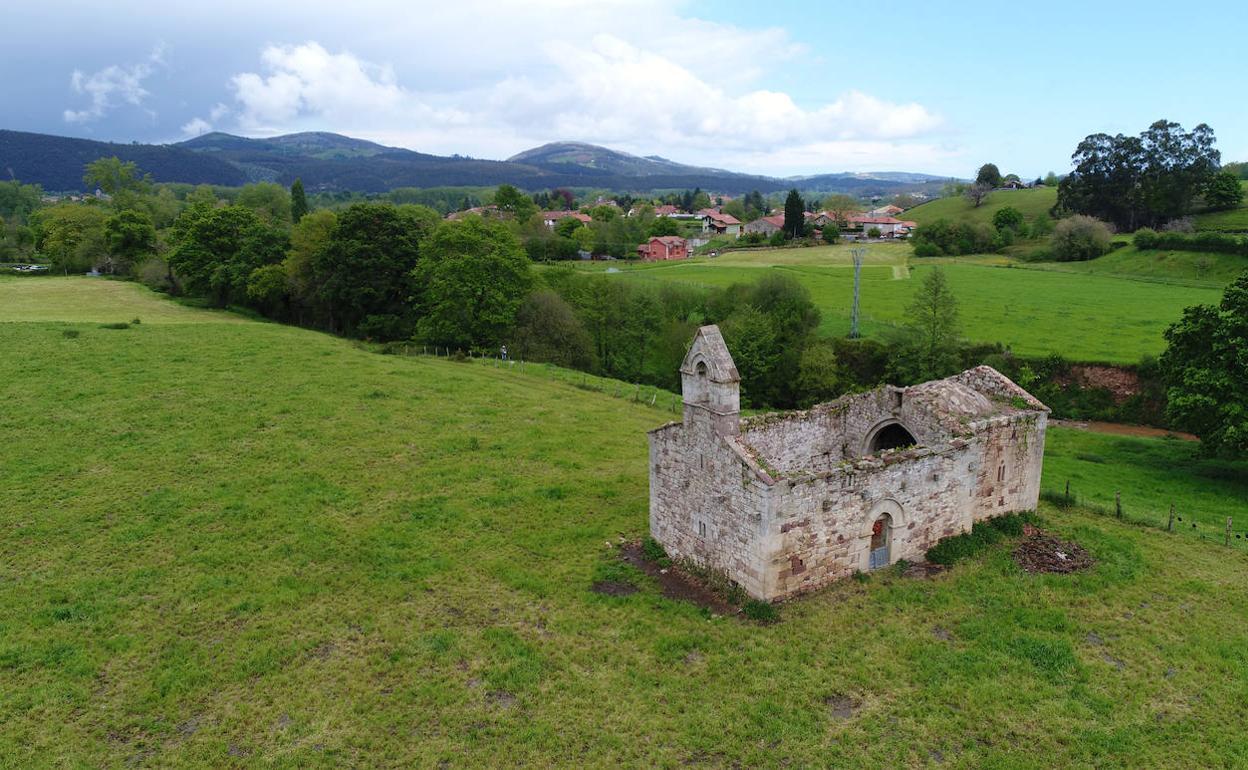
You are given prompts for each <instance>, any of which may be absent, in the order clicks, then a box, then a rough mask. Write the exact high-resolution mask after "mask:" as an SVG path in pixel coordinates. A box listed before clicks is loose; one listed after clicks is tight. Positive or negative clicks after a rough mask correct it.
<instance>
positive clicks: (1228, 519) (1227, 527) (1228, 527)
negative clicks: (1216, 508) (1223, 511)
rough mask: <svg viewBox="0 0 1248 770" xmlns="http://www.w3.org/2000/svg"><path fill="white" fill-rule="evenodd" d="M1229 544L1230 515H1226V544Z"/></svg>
mask: <svg viewBox="0 0 1248 770" xmlns="http://www.w3.org/2000/svg"><path fill="white" fill-rule="evenodd" d="M1230 544H1231V517H1230V516H1227V517H1226V545H1228V546H1229V545H1230Z"/></svg>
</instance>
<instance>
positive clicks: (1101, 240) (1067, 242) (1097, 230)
mask: <svg viewBox="0 0 1248 770" xmlns="http://www.w3.org/2000/svg"><path fill="white" fill-rule="evenodd" d="M1111 238H1112V235H1111V233H1110V232H1109V227H1107V226H1106V225H1105V223H1104V222H1102V221H1100V220H1099V219H1095V218H1093V217H1087V216H1084V215H1082V214H1076V215H1074V216H1072V217H1066V218H1065V219H1063V220H1061V221H1060V222H1058V223H1057V226H1056V227H1055V228H1053V236H1052V239H1051V241H1050V243H1051V247H1052V249H1053V257H1054V258H1055V259H1056V260H1058V261H1059V262H1075V261H1082V260H1088V259H1096V258H1097V257H1099V256H1101V255H1102V254H1104V253H1106V252H1107V251H1109V245H1110V240H1111Z"/></svg>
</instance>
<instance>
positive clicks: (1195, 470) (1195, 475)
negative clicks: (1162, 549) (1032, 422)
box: [1043, 427, 1248, 541]
mask: <svg viewBox="0 0 1248 770" xmlns="http://www.w3.org/2000/svg"><path fill="white" fill-rule="evenodd" d="M1198 446H1199V445H1198V444H1196V443H1195V442H1191V441H1183V440H1180V439H1177V438H1174V439H1156V438H1136V437H1133V436H1117V435H1107V434H1103V433H1092V432H1088V431H1082V430H1074V429H1070V428H1061V427H1054V428H1050V430H1049V432H1048V439H1047V441H1046V442H1045V450H1044V479H1043V488H1044V489H1046V490H1048V491H1050V492H1064V491H1065V488H1066V482H1067V481H1069V482H1070V489H1071V494H1072V495H1074V496H1076V497H1078V498H1079V499H1080V500H1081V501H1084V502H1087V503H1090V504H1093V505H1098V506H1101V507H1105V508H1109V509H1113V507H1114V493H1115V492H1121V493H1122V505H1123V511H1124V513H1126V514H1127V515H1130V516H1132V517H1134V518H1138V519H1141V520H1148V521H1151V522H1153V523H1156V524H1164V523H1165V522H1166V520H1167V518H1168V517H1169V512H1170V506H1171V504H1173V505H1174V506H1175V511H1176V513H1177V515H1179V516H1182V517H1183V520H1184V528H1185V529H1188V530H1190V529H1191V526H1190V525H1191V524H1192V523H1193V522H1195V523H1197V524H1198V527H1197V531H1198V532H1201V533H1204V534H1208V535H1214V534H1216V535H1217V536H1218V537H1219V538H1220V537H1221V535H1222V532H1223V530H1224V529H1225V528H1226V519H1227V517H1228V516H1230V517H1232V518H1233V519H1234V520H1235V521H1236V522H1238V523H1237V524H1236V525H1235V531H1236V532H1238V533H1241V534H1244V533H1248V462H1229V461H1225V460H1212V459H1204V458H1201V457H1200V456H1199V455H1198V454H1197V450H1198ZM1189 534H1190V533H1189ZM1241 541H1242V538H1241Z"/></svg>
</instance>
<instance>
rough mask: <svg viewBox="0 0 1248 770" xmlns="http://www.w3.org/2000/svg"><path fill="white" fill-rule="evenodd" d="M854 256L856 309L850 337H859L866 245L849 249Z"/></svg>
mask: <svg viewBox="0 0 1248 770" xmlns="http://www.w3.org/2000/svg"><path fill="white" fill-rule="evenodd" d="M849 253H850V254H852V255H853V257H854V310H853V315H851V316H850V318H849V337H850V339H858V294H859V291H860V289H861V286H862V259H863V257H865V256H866V255H867V249H866V247H865V246H855V247H853V248H852V249H850V250H849Z"/></svg>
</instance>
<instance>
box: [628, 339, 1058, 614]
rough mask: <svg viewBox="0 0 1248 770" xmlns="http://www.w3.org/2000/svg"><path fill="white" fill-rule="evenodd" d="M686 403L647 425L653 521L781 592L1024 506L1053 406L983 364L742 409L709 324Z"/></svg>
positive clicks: (682, 542)
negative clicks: (804, 406) (797, 408)
mask: <svg viewBox="0 0 1248 770" xmlns="http://www.w3.org/2000/svg"><path fill="white" fill-rule="evenodd" d="M680 376H681V391H682V394H683V399H684V416H683V420H682V421H681V422H673V423H669V424H667V425H664V426H663V427H661V428H656V429H655V430H652V431H650V434H649V438H650V534H651V536H652V537H653V538H654V539H655V540H656V541H658V542H659V544H661V545H662V546H663V548H664V549H666V551H667V553H668V555H669V556H671V557H672V558H673V559H677V560H687V561H689V562H692V563H693V564H696V565H698V566H700V567H702V568H705V569H709V570H712V571H714V572H718V573H721V574H724V575H726V576H727V577H728V578H729V579H731V580H732V581H734V582H736V583H737V584H739V585H740V586H741V587H742V588H743V589H744V590H745V591H746V592H747V593H748V594H749V595H750V596H753V597H755V598H758V599H763V600H774V599H782V598H785V597H789V596H793V595H795V594H798V593H801V592H804V591H809V590H813V589H816V588H819V587H821V586H824V585H827V584H828V583H830V582H832V581H834V580H837V579H839V578H843V577H847V576H849V575H852V574H854V573H855V572H867V571H870V570H874V569H881V568H883V567H887V566H888V565H890V564H893V563H895V562H897V561H899V560H901V559H905V560H907V561H922V560H923V559H924V558H925V554H926V552H927V550H928V549H929V548H931V547H932V546H934V545H935V544H936V543H937V542H938V541H939V540H941V539H943V538H946V537H950V536H952V535H957V534H960V533H963V532H967V531H969V530H970V529H971V525H972V524H974V523H975V522H978V521H982V520H984V519H987V518H991V517H994V516H1000V515H1002V514H1006V513H1014V512H1019V511H1027V510H1033V509H1034V508H1035V507H1036V502H1037V500H1038V498H1039V493H1040V472H1041V467H1042V463H1043V458H1044V437H1045V428H1046V426H1047V422H1048V412H1049V410H1048V408H1047V407H1046V406H1045V405H1044V404H1042V403H1040V402H1039V401H1037V400H1036V399H1035V398H1034V397H1033V396H1031V395H1030V394H1029V393H1027V392H1026V391H1024V390H1023V389H1022V388H1020V387H1019V386H1017V385H1015V384H1014V383H1013V382H1011V381H1010V380H1009V379H1008V378H1007V377H1005V376H1004V375H1002V374H1000V373H999V372H997V371H996V370H995V369H992V368H991V367H988V366H979V367H976V368H974V369H969V370H967V371H965V372H962V373H961V374H957V375H954V376H952V377H947V378H945V379H943V380H935V381H932V382H925V383H922V384H920V385H914V386H911V387H907V388H898V387H893V386H884V387H881V388H877V389H875V390H873V391H869V392H866V393H857V394H854V395H849V396H845V397H843V398H840V399H837V400H835V401H831V402H828V403H826V404H820V405H818V406H815V407H812V408H811V409H808V410H806V411H801V412H790V413H782V414H761V415H756V416H752V417H747V418H744V419H743V418H742V417H741V414H740V394H739V386H740V376H739V375H738V373H737V369H736V365H735V364H734V362H733V360H732V356H731V355H730V353H729V352H728V347H727V345H726V344H725V343H724V339H723V336H722V335H721V334H720V331H719V329H718V327H715V326H704V327H702V328H701V329H699V330H698V332H697V334H696V335H695V337H694V340H693V345H692V346H691V347H690V349H689V352H688V354H687V355H686V356H685V359H684V362H683V363H682V364H681V367H680Z"/></svg>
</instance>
